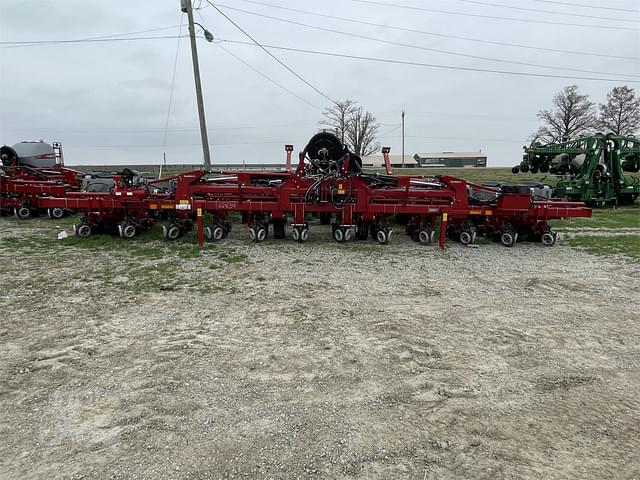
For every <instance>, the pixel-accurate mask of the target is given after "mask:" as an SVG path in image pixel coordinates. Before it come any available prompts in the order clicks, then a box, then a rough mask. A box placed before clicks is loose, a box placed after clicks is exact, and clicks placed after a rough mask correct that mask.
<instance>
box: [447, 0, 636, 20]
mask: <svg viewBox="0 0 640 480" xmlns="http://www.w3.org/2000/svg"><path fill="white" fill-rule="evenodd" d="M458 1H459V2H464V3H470V4H472V5H484V6H488V7H500V8H511V9H513V10H521V11H525V12H537V13H545V14H551V15H565V16H571V17H581V18H594V19H596V20H610V21H613V22H632V23H637V21H636V20H633V19H630V18H611V17H602V16H598V15H584V14H581V13H575V12H571V13H564V12H554V11H552V10H542V9H540V8H528V7H517V6H515V5H505V4H503V3H492V2H481V1H479V0H458Z"/></svg>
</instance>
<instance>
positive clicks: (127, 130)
mask: <svg viewBox="0 0 640 480" xmlns="http://www.w3.org/2000/svg"><path fill="white" fill-rule="evenodd" d="M314 125H315V124H314ZM308 126H313V125H303V124H301V123H300V122H297V123H279V124H266V125H264V124H263V125H235V126H228V125H225V126H215V127H211V126H208V127H207V130H208V131H213V130H251V129H260V130H262V129H266V128H290V127H305V128H306V127H308ZM26 129H30V130H45V131H65V130H73V133H74V135H75V134H77V133H90V134H95V133H104V134H106V135H111V134H112V133H113V132H118V133H119V134H130V133H140V134H144V133H155V132H162V131H163V130H164V129H162V128H135V127H129V128H105V127H96V128H95V129H82V128H76V127H74V126H67V127H46V126H35V127H34V126H33V125H28V126H11V127H4V126H3V127H2V128H1V129H0V130H2V131H5V130H6V131H21V130H26ZM169 131H170V132H192V131H200V129H199V128H196V127H183V128H170V129H169Z"/></svg>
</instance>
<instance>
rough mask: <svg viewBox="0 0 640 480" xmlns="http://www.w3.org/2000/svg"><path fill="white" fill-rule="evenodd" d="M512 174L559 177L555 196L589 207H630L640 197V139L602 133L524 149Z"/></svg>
mask: <svg viewBox="0 0 640 480" xmlns="http://www.w3.org/2000/svg"><path fill="white" fill-rule="evenodd" d="M512 171H513V173H519V172H523V173H526V172H531V173H538V172H541V173H547V172H548V173H550V174H553V175H558V176H560V180H559V181H558V183H557V185H556V187H555V190H554V195H555V196H556V197H559V198H566V199H567V200H570V201H577V202H585V203H587V204H589V205H592V206H603V205H629V204H633V203H634V202H635V200H636V198H638V196H639V195H640V182H639V181H638V178H636V177H632V176H630V175H625V174H624V172H634V173H637V172H638V171H640V139H638V138H635V137H627V136H621V135H614V134H608V135H603V134H601V133H598V134H595V135H591V136H583V137H579V138H577V139H575V140H571V141H569V142H563V143H552V144H548V145H540V144H534V145H532V146H530V147H525V154H524V157H523V159H522V162H521V163H520V165H517V166H515V167H513V168H512Z"/></svg>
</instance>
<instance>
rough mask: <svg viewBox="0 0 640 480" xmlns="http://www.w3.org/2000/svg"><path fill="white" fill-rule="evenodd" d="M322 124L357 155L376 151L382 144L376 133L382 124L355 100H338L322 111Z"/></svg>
mask: <svg viewBox="0 0 640 480" xmlns="http://www.w3.org/2000/svg"><path fill="white" fill-rule="evenodd" d="M322 115H323V116H324V119H323V120H322V121H320V125H324V126H327V127H329V128H330V130H331V131H332V132H333V133H335V134H336V136H337V137H338V138H340V140H342V143H343V144H345V145H347V146H348V147H349V149H350V150H351V151H352V152H353V153H355V154H356V155H360V156H365V155H370V154H372V153H374V152H376V151H377V150H378V149H379V148H380V145H379V144H378V143H377V142H376V135H377V134H378V129H379V128H380V124H379V123H378V121H377V120H376V117H374V116H373V115H372V114H371V113H370V112H367V111H366V110H364V109H363V108H362V107H361V106H359V105H358V102H355V101H353V100H349V99H347V100H345V101H344V102H337V103H336V104H335V105H333V106H332V107H329V108H325V110H324V112H323V113H322Z"/></svg>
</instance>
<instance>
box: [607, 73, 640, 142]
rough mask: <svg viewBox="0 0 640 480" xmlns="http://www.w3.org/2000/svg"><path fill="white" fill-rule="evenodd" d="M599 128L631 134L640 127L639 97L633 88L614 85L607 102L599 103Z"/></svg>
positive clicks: (616, 132)
mask: <svg viewBox="0 0 640 480" xmlns="http://www.w3.org/2000/svg"><path fill="white" fill-rule="evenodd" d="M598 124H599V126H600V128H602V129H603V130H607V131H609V132H613V133H615V134H616V135H633V134H634V133H636V132H637V131H638V130H639V129H640V98H637V97H636V92H635V91H634V89H633V88H631V87H628V86H626V85H623V86H622V87H614V88H613V90H611V91H610V92H609V93H608V94H607V103H606V104H602V103H601V104H600V119H599V121H598Z"/></svg>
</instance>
